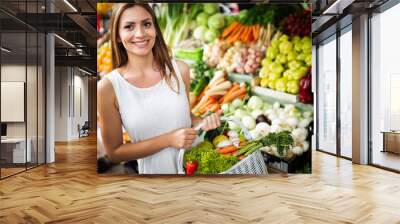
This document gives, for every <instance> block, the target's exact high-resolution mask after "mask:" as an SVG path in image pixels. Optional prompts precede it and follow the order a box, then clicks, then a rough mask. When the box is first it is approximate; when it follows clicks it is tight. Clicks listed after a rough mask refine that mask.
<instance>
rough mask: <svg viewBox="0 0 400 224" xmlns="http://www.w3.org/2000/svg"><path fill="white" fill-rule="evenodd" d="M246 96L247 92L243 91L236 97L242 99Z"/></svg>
mask: <svg viewBox="0 0 400 224" xmlns="http://www.w3.org/2000/svg"><path fill="white" fill-rule="evenodd" d="M246 96H247V93H243V94H242V95H240V96H238V97H237V98H240V99H242V100H243V99H244V98H246Z"/></svg>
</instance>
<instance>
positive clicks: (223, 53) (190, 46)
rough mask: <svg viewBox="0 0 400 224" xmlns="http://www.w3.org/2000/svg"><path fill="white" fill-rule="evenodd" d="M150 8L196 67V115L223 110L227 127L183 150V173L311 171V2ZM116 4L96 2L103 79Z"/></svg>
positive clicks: (176, 51)
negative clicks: (110, 26) (113, 10)
mask: <svg viewBox="0 0 400 224" xmlns="http://www.w3.org/2000/svg"><path fill="white" fill-rule="evenodd" d="M152 6H153V9H154V11H155V12H156V15H157V19H158V22H159V24H160V27H161V29H162V31H163V35H164V38H165V40H166V43H167V44H168V46H169V47H170V49H171V51H172V54H173V56H174V57H175V58H177V59H180V60H183V61H185V62H186V63H187V64H189V65H190V68H191V84H190V107H191V111H192V113H193V114H194V115H195V116H198V117H204V116H207V115H208V114H210V113H213V112H216V111H218V110H220V109H222V110H223V111H224V114H223V115H222V118H221V119H222V125H221V127H220V128H218V129H215V130H212V131H209V132H206V133H202V132H200V133H201V134H200V138H201V141H200V143H199V144H198V145H196V146H195V147H193V148H192V149H191V150H187V151H186V152H184V154H183V155H182V157H181V159H182V161H180V164H182V166H183V167H182V168H184V170H185V173H186V174H266V173H268V171H269V172H270V173H271V172H283V173H311V150H310V148H311V147H310V146H311V135H312V132H313V130H312V127H313V105H312V103H313V94H312V92H311V59H312V58H311V51H312V45H311V44H312V43H311V11H310V9H309V8H308V5H300V4H299V5H294V4H291V5H275V4H257V5H255V4H245V5H241V4H233V3H219V4H218V3H207V4H195V3H193V4H188V3H179V4H165V3H163V4H161V3H157V4H153V5H152ZM111 7H112V4H111V3H101V4H100V3H99V4H98V13H99V15H98V24H99V26H98V32H99V39H98V72H99V76H100V77H102V76H103V75H104V74H107V73H108V72H110V71H111V70H112V64H111V63H112V62H111V49H110V42H109V40H108V27H109V22H110V21H109V18H110V12H111ZM124 139H125V140H126V141H129V138H128V137H127V136H125V138H124ZM178 163H179V161H178Z"/></svg>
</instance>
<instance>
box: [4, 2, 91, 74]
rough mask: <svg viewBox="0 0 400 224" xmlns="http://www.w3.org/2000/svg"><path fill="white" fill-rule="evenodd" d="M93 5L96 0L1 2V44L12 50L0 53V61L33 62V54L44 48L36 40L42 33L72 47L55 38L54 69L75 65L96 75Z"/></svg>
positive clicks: (34, 55)
mask: <svg viewBox="0 0 400 224" xmlns="http://www.w3.org/2000/svg"><path fill="white" fill-rule="evenodd" d="M68 3H69V4H70V5H71V6H72V7H74V8H75V9H76V10H77V11H75V10H74V9H73V8H72V7H71V6H69V5H68ZM96 3H97V1H96V0H0V29H1V31H2V32H1V44H2V46H3V47H6V48H7V49H10V50H11V52H9V53H5V52H4V51H2V52H1V54H2V61H4V60H7V61H14V62H23V63H24V62H25V60H26V58H27V59H28V63H29V61H30V60H33V61H34V59H33V58H36V57H37V56H36V55H37V53H36V52H37V51H38V50H39V51H40V50H42V49H43V48H44V44H43V43H39V44H38V43H37V40H39V41H41V40H43V35H42V34H43V33H44V32H49V33H55V34H57V35H58V36H59V37H61V38H62V39H64V40H66V41H67V42H69V43H72V44H73V45H75V46H74V47H73V46H71V45H70V44H68V43H66V42H65V41H63V40H62V39H60V38H57V37H56V38H55V55H56V66H65V65H68V66H77V67H81V68H83V69H85V70H87V71H89V72H91V73H92V74H93V75H95V74H96V54H97V52H96V35H97V33H96ZM46 7H47V8H46ZM49 11H51V13H49ZM25 33H26V34H25ZM37 35H39V39H37ZM40 37H42V38H40ZM25 46H27V47H25ZM37 47H39V49H38V48H37Z"/></svg>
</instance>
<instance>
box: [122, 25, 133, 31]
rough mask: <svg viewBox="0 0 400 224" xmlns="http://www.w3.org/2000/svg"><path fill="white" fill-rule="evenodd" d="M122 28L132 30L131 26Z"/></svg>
mask: <svg viewBox="0 0 400 224" xmlns="http://www.w3.org/2000/svg"><path fill="white" fill-rule="evenodd" d="M124 28H125V29H128V30H131V29H133V25H127V26H125V27H124Z"/></svg>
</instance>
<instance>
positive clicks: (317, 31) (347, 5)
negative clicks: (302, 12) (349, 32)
mask: <svg viewBox="0 0 400 224" xmlns="http://www.w3.org/2000/svg"><path fill="white" fill-rule="evenodd" d="M386 2H388V0H312V5H313V12H312V36H313V43H314V44H316V43H318V42H319V41H321V40H323V39H325V38H326V37H328V36H330V35H332V34H333V33H335V32H336V30H337V29H342V28H344V27H345V26H347V25H349V24H351V22H352V19H353V18H354V17H358V16H359V15H361V14H363V13H366V12H368V11H372V10H375V9H376V8H378V7H380V6H382V5H383V4H385V3H386Z"/></svg>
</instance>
